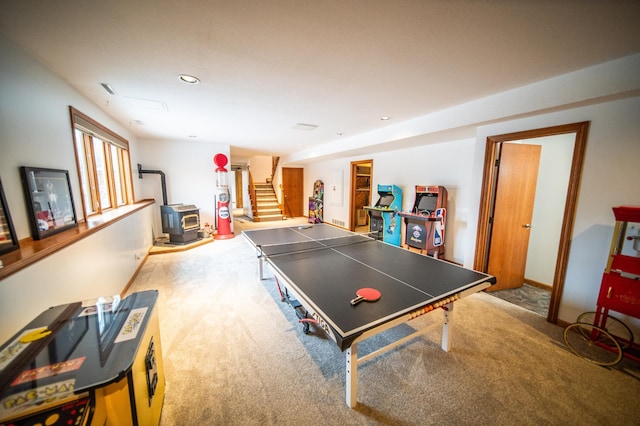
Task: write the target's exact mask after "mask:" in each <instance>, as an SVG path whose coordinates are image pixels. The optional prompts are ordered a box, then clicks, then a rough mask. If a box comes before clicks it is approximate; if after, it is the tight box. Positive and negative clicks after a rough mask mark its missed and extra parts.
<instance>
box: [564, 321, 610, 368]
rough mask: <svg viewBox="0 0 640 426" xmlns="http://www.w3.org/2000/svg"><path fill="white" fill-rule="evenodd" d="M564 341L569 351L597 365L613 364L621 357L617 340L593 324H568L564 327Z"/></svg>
mask: <svg viewBox="0 0 640 426" xmlns="http://www.w3.org/2000/svg"><path fill="white" fill-rule="evenodd" d="M564 342H565V343H566V344H567V346H568V347H569V349H571V352H573V353H574V354H576V355H578V356H579V357H582V358H584V359H586V360H588V361H590V362H592V363H594V364H597V365H603V366H609V365H615V364H617V363H618V362H620V360H621V359H622V348H621V347H620V344H619V343H618V341H617V340H616V339H615V338H614V337H613V336H611V334H609V333H608V332H607V331H605V330H603V329H601V328H600V327H596V326H595V325H593V324H587V323H581V322H574V323H573V324H569V325H568V326H567V327H565V329H564Z"/></svg>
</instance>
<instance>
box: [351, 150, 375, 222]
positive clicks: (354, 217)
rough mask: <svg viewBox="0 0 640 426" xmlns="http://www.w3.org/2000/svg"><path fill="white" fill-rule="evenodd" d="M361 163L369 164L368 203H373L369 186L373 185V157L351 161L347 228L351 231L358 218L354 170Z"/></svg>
mask: <svg viewBox="0 0 640 426" xmlns="http://www.w3.org/2000/svg"><path fill="white" fill-rule="evenodd" d="M362 164H371V175H370V176H371V177H370V178H369V204H372V203H373V198H372V197H373V194H372V193H371V187H372V186H373V159H369V160H358V161H352V162H351V193H350V196H349V197H350V198H349V227H348V228H349V230H350V231H351V232H353V231H355V230H356V223H357V220H358V211H357V209H356V205H355V204H356V191H357V185H356V170H357V169H358V166H360V165H362Z"/></svg>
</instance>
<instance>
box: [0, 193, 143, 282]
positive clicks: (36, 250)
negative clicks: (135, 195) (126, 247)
mask: <svg viewBox="0 0 640 426" xmlns="http://www.w3.org/2000/svg"><path fill="white" fill-rule="evenodd" d="M153 203H155V200H142V201H139V202H137V203H135V204H131V205H129V206H125V207H120V208H118V209H116V210H112V211H110V212H108V213H105V214H102V215H100V217H99V218H91V219H90V220H89V221H87V222H82V223H80V224H78V227H77V228H73V229H69V230H66V231H63V232H61V233H59V234H55V235H52V236H50V237H48V238H45V239H43V240H34V239H33V238H31V237H29V238H25V239H23V240H20V242H19V245H20V247H19V248H18V249H17V250H14V251H11V252H9V253H5V254H3V255H2V256H0V260H1V261H2V265H3V267H2V268H0V280H3V279H5V278H7V277H8V276H10V275H12V274H15V273H16V272H18V271H20V270H22V269H24V268H26V267H28V266H29V265H32V264H34V263H36V262H38V261H39V260H42V259H44V258H45V257H47V256H49V255H51V254H53V253H56V252H58V251H60V250H62V249H64V248H65V247H68V246H70V245H72V244H74V243H76V242H78V241H80V240H82V239H83V238H86V237H88V236H89V235H92V234H94V233H96V232H98V231H99V230H101V229H104V228H106V227H107V226H109V225H111V224H112V223H115V222H117V221H119V220H121V219H124V218H125V217H127V216H130V215H132V214H133V213H135V212H137V211H139V210H142V209H143V208H145V207H147V206H149V205H151V204H153Z"/></svg>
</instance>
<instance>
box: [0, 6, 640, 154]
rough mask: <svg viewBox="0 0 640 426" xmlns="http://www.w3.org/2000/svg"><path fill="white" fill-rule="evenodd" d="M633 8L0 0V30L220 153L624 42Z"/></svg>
mask: <svg viewBox="0 0 640 426" xmlns="http://www.w3.org/2000/svg"><path fill="white" fill-rule="evenodd" d="M639 22H640V1H638V0H629V1H625V0H488V1H487V0H485V1H482V0H386V1H380V0H315V1H311V0H309V1H306V0H253V1H251V0H181V1H176V0H135V1H125V0H101V1H86V0H76V1H73V0H56V1H42V0H20V1H2V2H0V32H2V33H4V34H5V35H6V36H7V37H9V38H10V39H12V40H13V41H14V42H15V43H17V44H18V45H20V46H21V47H23V48H24V49H25V50H27V51H28V52H30V53H31V54H33V55H34V56H35V57H37V58H39V59H40V60H41V61H42V62H43V63H44V64H45V65H46V66H47V67H49V68H50V69H51V70H52V71H53V72H54V73H56V74H58V75H60V76H61V77H62V78H63V79H64V80H66V81H67V82H68V83H69V84H70V85H71V86H73V87H75V88H76V89H77V90H78V91H79V92H80V93H82V94H84V95H86V96H87V97H88V98H89V99H91V100H93V101H94V102H95V103H96V104H97V105H99V106H100V107H101V108H102V109H104V111H105V112H106V113H107V114H109V115H110V116H112V117H113V118H115V119H116V120H117V121H118V122H120V123H122V124H123V125H125V126H127V127H128V128H130V130H131V131H132V132H133V133H134V134H135V135H137V136H138V137H139V138H142V139H168V140H177V141H183V140H184V141H186V140H193V139H190V137H189V136H190V135H195V136H197V138H196V139H195V140H197V141H203V142H214V143H221V144H228V145H231V154H232V156H234V155H239V156H248V155H251V154H268V155H280V156H284V155H287V154H290V153H293V152H296V151H300V150H303V149H308V148H310V147H314V146H317V145H319V144H325V143H332V142H336V141H339V140H340V138H345V137H349V136H353V135H357V134H361V133H364V132H367V131H371V130H376V129H379V128H381V127H383V126H386V125H389V124H393V123H400V122H402V121H405V120H409V119H412V118H416V117H420V116H422V115H425V114H427V113H431V112H434V111H438V110H441V109H443V108H448V107H452V106H455V105H458V104H461V103H464V102H467V101H470V100H474V99H478V98H481V97H485V96H488V95H490V94H494V93H497V92H501V91H505V90H509V89H513V88H516V87H519V86H523V85H526V84H530V83H532V82H536V81H540V80H543V79H547V78H550V77H553V76H556V75H560V74H564V73H568V72H571V71H575V70H578V69H581V68H585V67H588V66H591V65H594V64H599V63H602V62H606V61H609V60H612V59H617V58H620V57H623V56H627V55H630V54H633V53H636V52H639V51H640V24H639ZM181 73H187V74H192V75H195V76H197V77H199V78H200V79H201V83H200V84H198V85H193V86H189V85H186V84H184V83H182V82H180V81H179V80H178V74H181ZM100 83H108V84H110V85H111V86H112V87H113V89H114V90H115V92H116V94H115V95H109V94H108V93H107V92H106V91H105V90H104V89H103V87H102V86H101V85H100ZM382 116H390V117H391V120H389V121H381V120H380V118H381V117H382ZM297 123H305V124H313V125H317V126H318V127H317V128H316V129H315V130H296V129H294V127H295V126H296V124H297Z"/></svg>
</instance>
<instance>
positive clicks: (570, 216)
mask: <svg viewBox="0 0 640 426" xmlns="http://www.w3.org/2000/svg"><path fill="white" fill-rule="evenodd" d="M588 131H589V122H588V121H585V122H580V123H572V124H564V125H560V126H552V127H546V128H542V129H534V130H526V131H522V132H514V133H506V134H503V135H495V136H488V137H487V142H486V146H485V158H484V169H483V170H484V171H483V175H482V192H481V195H480V206H479V213H478V232H477V235H476V251H475V257H474V262H473V265H474V269H477V270H480V271H484V272H486V268H487V255H488V252H489V242H490V235H489V216H490V214H491V209H492V205H493V201H494V193H493V191H494V188H493V184H494V180H495V178H496V167H495V166H494V165H495V162H496V158H497V151H498V147H499V146H500V145H499V144H500V143H501V142H508V141H514V140H523V139H533V138H540V137H545V136H554V135H561V134H567V133H575V134H576V136H575V142H574V146H573V158H572V160H571V172H570V174H569V185H568V188H567V198H566V201H565V208H564V215H563V218H562V229H561V231H560V241H559V244H558V256H557V259H556V267H555V273H554V277H553V289H552V291H551V301H550V304H549V312H548V314H547V321H549V322H551V323H554V324H555V323H557V321H558V310H559V308H560V302H561V299H562V292H563V289H564V282H565V278H566V275H567V265H568V263H569V249H570V244H571V235H572V233H573V226H574V222H575V216H576V207H577V203H578V192H579V189H580V180H581V176H582V167H583V164H584V154H585V151H586V144H587V133H588Z"/></svg>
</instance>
